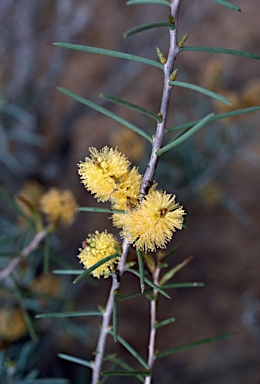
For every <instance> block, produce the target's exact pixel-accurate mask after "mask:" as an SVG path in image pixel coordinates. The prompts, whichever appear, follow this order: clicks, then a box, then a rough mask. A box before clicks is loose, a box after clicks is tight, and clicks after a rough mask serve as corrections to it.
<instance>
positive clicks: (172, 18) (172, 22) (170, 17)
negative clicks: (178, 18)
mask: <svg viewBox="0 0 260 384" xmlns="http://www.w3.org/2000/svg"><path fill="white" fill-rule="evenodd" d="M168 21H169V23H171V24H173V25H174V24H175V19H174V17H173V16H172V15H171V14H169V15H168Z"/></svg>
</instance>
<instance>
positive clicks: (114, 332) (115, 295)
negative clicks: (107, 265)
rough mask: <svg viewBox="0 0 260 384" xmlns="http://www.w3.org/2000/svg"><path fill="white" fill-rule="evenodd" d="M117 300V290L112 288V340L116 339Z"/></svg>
mask: <svg viewBox="0 0 260 384" xmlns="http://www.w3.org/2000/svg"><path fill="white" fill-rule="evenodd" d="M118 300H119V293H118V290H117V289H116V290H114V292H113V336H114V341H115V342H117V340H118V311H117V303H118Z"/></svg>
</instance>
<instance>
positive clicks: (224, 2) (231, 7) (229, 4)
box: [213, 0, 241, 12]
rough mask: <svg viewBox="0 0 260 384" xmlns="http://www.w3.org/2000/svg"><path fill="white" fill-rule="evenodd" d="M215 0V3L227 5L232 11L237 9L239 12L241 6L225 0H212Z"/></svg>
mask: <svg viewBox="0 0 260 384" xmlns="http://www.w3.org/2000/svg"><path fill="white" fill-rule="evenodd" d="M213 1H215V3H218V4H220V5H223V6H224V7H227V8H229V9H232V10H233V11H238V12H241V8H239V7H237V6H236V5H234V4H231V3H228V2H227V1H224V0H213Z"/></svg>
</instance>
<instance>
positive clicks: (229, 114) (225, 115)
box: [167, 106, 260, 133]
mask: <svg viewBox="0 0 260 384" xmlns="http://www.w3.org/2000/svg"><path fill="white" fill-rule="evenodd" d="M259 110H260V106H255V107H249V108H243V109H237V110H236V111H232V112H227V113H221V114H220V115H215V116H212V118H211V119H210V121H209V123H211V122H212V121H216V120H221V119H226V118H228V117H233V116H237V115H243V114H244V113H249V112H255V111H259ZM200 121H201V120H193V121H190V122H188V123H185V124H181V125H177V126H176V127H173V128H169V129H167V133H169V132H173V131H179V130H182V129H183V130H185V129H188V128H191V127H193V126H195V124H197V123H199V122H200Z"/></svg>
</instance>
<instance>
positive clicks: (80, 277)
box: [73, 253, 121, 284]
mask: <svg viewBox="0 0 260 384" xmlns="http://www.w3.org/2000/svg"><path fill="white" fill-rule="evenodd" d="M118 256H121V255H120V254H119V253H113V255H110V256H107V257H104V259H102V260H100V261H98V262H97V263H96V264H94V265H92V267H90V268H88V269H87V270H86V271H84V272H83V273H82V274H81V275H80V276H78V277H77V278H76V279H75V280H74V281H73V284H76V283H78V282H79V281H80V280H82V279H83V278H84V277H86V276H87V275H89V274H90V273H91V272H92V271H94V270H95V269H96V268H98V267H100V266H101V265H103V264H105V263H106V262H107V261H109V260H112V259H114V258H115V257H118Z"/></svg>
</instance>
